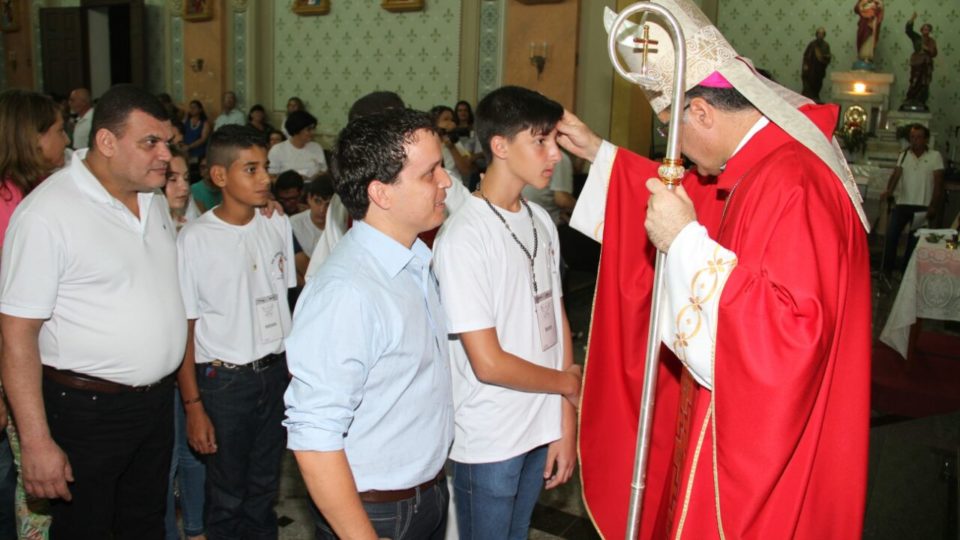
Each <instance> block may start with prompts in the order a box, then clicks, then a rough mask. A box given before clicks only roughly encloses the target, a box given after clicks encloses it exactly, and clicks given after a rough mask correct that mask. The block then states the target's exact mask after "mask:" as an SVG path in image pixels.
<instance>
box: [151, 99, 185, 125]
mask: <svg viewBox="0 0 960 540" xmlns="http://www.w3.org/2000/svg"><path fill="white" fill-rule="evenodd" d="M157 99H159V100H160V103H161V104H162V105H163V108H164V109H166V110H167V114H169V115H170V121H171V122H173V123H174V124H177V123H180V122H183V117H184V114H183V111H181V110H180V108H179V107H177V105H176V104H175V103H174V102H173V99H172V98H171V97H170V94H168V93H166V92H163V93H160V94H157Z"/></svg>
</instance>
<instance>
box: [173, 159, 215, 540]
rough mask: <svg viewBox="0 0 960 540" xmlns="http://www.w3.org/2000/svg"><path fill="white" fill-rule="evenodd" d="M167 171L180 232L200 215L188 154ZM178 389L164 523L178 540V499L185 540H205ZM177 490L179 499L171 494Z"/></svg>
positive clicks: (199, 477)
mask: <svg viewBox="0 0 960 540" xmlns="http://www.w3.org/2000/svg"><path fill="white" fill-rule="evenodd" d="M171 154H172V157H171V158H170V165H169V167H168V168H167V183H166V184H165V185H164V186H163V194H164V195H165V196H166V198H167V204H168V205H169V206H170V218H171V219H172V220H173V223H174V225H175V226H176V228H177V231H178V232H179V230H180V228H181V227H183V226H184V225H185V224H186V223H187V222H188V221H191V220H194V219H196V218H197V217H198V216H199V215H200V214H199V212H197V209H196V206H194V204H193V201H192V200H191V198H190V182H189V176H190V173H189V169H188V168H187V155H186V153H184V152H183V151H182V150H178V149H176V148H174V149H173V150H171ZM181 399H182V398H181V395H180V388H179V386H177V387H176V389H175V390H174V396H173V455H172V457H171V459H170V483H169V485H168V488H167V515H166V518H165V520H164V523H165V525H164V526H165V528H166V539H167V540H180V530H179V528H178V526H177V508H176V504H177V500H179V501H180V515H181V517H182V518H183V533H184V535H186V537H187V540H205V539H206V536H205V535H204V534H203V497H204V495H203V489H204V488H203V485H204V481H205V479H206V468H205V466H204V464H203V462H202V461H200V460H199V459H198V457H197V456H196V455H195V454H194V453H193V450H191V449H190V445H189V444H188V443H187V419H186V416H185V413H184V410H183V404H182V403H181ZM176 488H179V493H180V497H179V499H178V498H177V497H175V496H174V493H175V492H176V491H177V489H176Z"/></svg>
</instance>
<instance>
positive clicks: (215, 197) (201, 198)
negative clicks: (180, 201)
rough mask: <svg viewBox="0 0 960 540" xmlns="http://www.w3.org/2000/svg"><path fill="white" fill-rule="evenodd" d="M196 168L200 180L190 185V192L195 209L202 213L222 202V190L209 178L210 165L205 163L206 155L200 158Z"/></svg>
mask: <svg viewBox="0 0 960 540" xmlns="http://www.w3.org/2000/svg"><path fill="white" fill-rule="evenodd" d="M198 170H199V171H200V181H199V182H194V183H193V184H192V185H191V186H190V193H191V195H193V200H194V203H195V204H196V205H197V209H198V210H199V211H200V213H201V214H202V213H204V212H206V211H207V210H212V209H213V208H214V207H215V206H217V205H218V204H220V203H221V202H223V192H221V191H220V188H219V187H218V186H217V185H216V184H214V183H213V180H212V179H211V178H210V166H209V165H208V164H207V158H206V157H204V158H203V159H201V160H200V165H199V167H198Z"/></svg>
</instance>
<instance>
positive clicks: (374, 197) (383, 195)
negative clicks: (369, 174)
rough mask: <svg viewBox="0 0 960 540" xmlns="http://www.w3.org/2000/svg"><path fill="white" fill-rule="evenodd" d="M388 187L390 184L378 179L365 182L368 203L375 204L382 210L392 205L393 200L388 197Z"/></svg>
mask: <svg viewBox="0 0 960 540" xmlns="http://www.w3.org/2000/svg"><path fill="white" fill-rule="evenodd" d="M389 188H390V186H388V185H387V184H384V183H383V182H381V181H379V180H374V181H372V182H370V183H369V184H367V198H368V199H370V203H371V204H375V205H377V207H379V208H381V209H383V210H389V209H390V207H391V206H392V205H393V201H391V199H390V189H389Z"/></svg>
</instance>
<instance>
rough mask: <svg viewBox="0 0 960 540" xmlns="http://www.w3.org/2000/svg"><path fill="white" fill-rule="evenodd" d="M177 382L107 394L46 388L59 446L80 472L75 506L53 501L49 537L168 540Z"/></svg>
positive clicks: (74, 485) (57, 539) (76, 479)
mask: <svg viewBox="0 0 960 540" xmlns="http://www.w3.org/2000/svg"><path fill="white" fill-rule="evenodd" d="M172 399H173V381H172V379H171V380H170V381H168V382H166V383H164V384H161V385H158V386H157V387H155V388H152V389H150V390H148V391H145V392H128V393H120V394H104V393H98V392H91V391H86V390H75V389H72V388H69V387H66V386H62V385H60V384H57V383H55V382H52V381H50V380H48V379H44V381H43V403H44V406H45V407H46V411H47V423H48V424H49V426H50V434H51V435H52V436H53V440H54V441H55V442H56V443H57V444H58V445H59V446H60V448H61V449H63V451H64V452H65V453H66V454H67V458H68V459H69V460H70V466H71V468H72V469H73V477H74V482H73V483H72V484H70V493H71V494H72V495H73V500H72V501H70V502H67V501H64V500H62V499H57V500H55V501H52V503H51V506H50V511H51V516H52V518H53V522H52V524H51V527H50V538H51V539H53V540H64V539H73V538H76V539H78V540H100V539H107V538H112V539H115V540H124V539H128V538H129V539H131V540H133V539H136V540H151V539H156V540H161V539H162V538H163V532H164V526H163V516H164V511H165V509H166V502H167V474H168V472H169V471H170V452H171V449H172V448H173V409H172V408H171V407H170V400H172Z"/></svg>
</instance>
